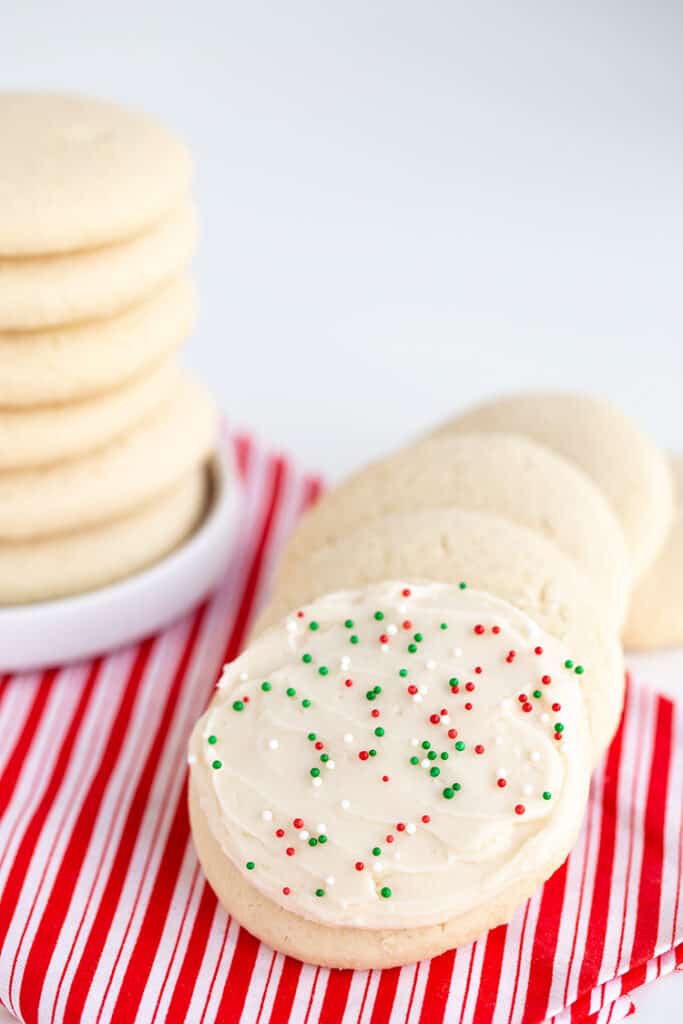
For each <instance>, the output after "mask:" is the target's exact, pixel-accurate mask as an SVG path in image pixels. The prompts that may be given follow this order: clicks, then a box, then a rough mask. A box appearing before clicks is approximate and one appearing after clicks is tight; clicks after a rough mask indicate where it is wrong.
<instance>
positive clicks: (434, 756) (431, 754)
mask: <svg viewBox="0 0 683 1024" xmlns="http://www.w3.org/2000/svg"><path fill="white" fill-rule="evenodd" d="M438 756H439V755H438V754H437V752H436V751H435V750H430V751H429V753H428V754H427V757H428V758H429V760H430V761H436V759H437V757H438Z"/></svg>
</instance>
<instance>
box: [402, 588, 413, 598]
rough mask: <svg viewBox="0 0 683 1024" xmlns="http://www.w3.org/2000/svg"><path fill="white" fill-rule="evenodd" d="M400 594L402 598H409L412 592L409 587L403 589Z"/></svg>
mask: <svg viewBox="0 0 683 1024" xmlns="http://www.w3.org/2000/svg"><path fill="white" fill-rule="evenodd" d="M401 593H402V594H403V596H404V597H410V595H411V593H412V591H411V589H410V587H404V589H403V590H402V591H401Z"/></svg>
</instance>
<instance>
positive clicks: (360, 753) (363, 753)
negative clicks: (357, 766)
mask: <svg viewBox="0 0 683 1024" xmlns="http://www.w3.org/2000/svg"><path fill="white" fill-rule="evenodd" d="M369 756H370V755H369V754H368V752H367V750H359V751H358V757H359V758H360V759H361V761H367V759H368V757H369Z"/></svg>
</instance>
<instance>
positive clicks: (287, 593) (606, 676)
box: [254, 508, 624, 756]
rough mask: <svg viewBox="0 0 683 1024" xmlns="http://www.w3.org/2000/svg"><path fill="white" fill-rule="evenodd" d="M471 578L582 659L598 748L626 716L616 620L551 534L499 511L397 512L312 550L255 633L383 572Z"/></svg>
mask: <svg viewBox="0 0 683 1024" xmlns="http://www.w3.org/2000/svg"><path fill="white" fill-rule="evenodd" d="M402 577H413V578H415V579H427V580H435V581H437V582H442V583H446V582H449V583H450V582H453V581H454V580H455V581H457V580H465V581H466V582H467V583H468V584H469V585H470V586H472V587H475V588H477V589H479V590H484V591H487V592H488V593H490V594H493V595H495V596H496V597H499V598H501V599H503V600H505V601H508V602H509V603H510V604H512V605H514V606H515V607H516V608H519V609H521V610H522V611H524V612H526V614H527V615H529V616H531V618H532V619H534V621H536V622H537V623H538V625H539V627H540V628H541V629H542V630H543V631H544V632H546V633H549V634H550V635H551V636H556V637H557V638H558V639H559V640H560V641H561V643H562V644H563V646H564V647H566V648H567V649H568V650H569V652H570V657H571V658H572V660H573V661H574V662H575V663H576V664H577V666H578V667H579V668H580V672H578V675H577V680H578V681H579V682H580V684H581V688H582V690H583V691H584V694H585V699H586V705H587V707H588V716H589V722H590V726H591V732H592V736H593V743H594V747H595V751H596V756H597V755H598V754H600V753H602V751H603V750H605V749H606V747H607V746H608V745H609V743H610V741H611V739H612V736H613V735H614V733H615V731H616V728H617V725H618V723H619V719H620V717H621V710H622V703H623V692H624V668H623V657H622V652H621V648H620V646H619V643H618V637H617V632H616V630H615V628H614V625H613V623H611V622H610V620H609V618H606V617H605V616H604V614H601V611H600V608H599V606H597V605H596V603H595V601H594V598H593V595H592V593H591V589H590V585H589V584H588V583H587V581H586V579H585V577H584V576H583V574H582V573H581V572H580V570H579V569H577V568H576V566H575V565H574V563H573V562H571V561H570V560H569V559H568V558H567V557H566V555H563V554H562V552H561V551H560V550H559V549H558V548H557V547H556V546H555V545H554V544H552V543H551V542H550V541H547V540H546V539H545V538H544V537H541V536H540V535H538V534H536V533H534V532H533V531H532V530H529V529H527V528H526V527H523V526H517V525H516V524H515V523H511V522H509V521H508V520H504V519H501V518H500V517H498V516H493V515H484V514H483V513H479V512H469V511H466V510H464V509H456V508H451V509H436V510H426V511H422V512H414V513H405V514H404V515H400V516H391V517H388V518H386V519H382V520H378V521H377V522H375V523H371V524H370V525H368V526H365V527H363V528H361V529H359V530H357V531H355V532H354V533H352V534H349V535H347V536H345V537H344V538H343V540H340V541H339V542H338V543H337V544H335V545H333V546H328V547H326V548H322V549H320V550H318V551H315V552H312V553H311V554H310V555H309V556H308V557H307V558H302V559H301V560H300V561H299V562H298V563H297V564H296V565H294V566H292V567H291V568H289V569H288V571H287V573H286V575H285V574H280V575H278V577H277V579H276V581H275V585H274V588H273V593H272V597H271V601H270V604H268V605H267V607H266V608H265V609H264V611H263V613H262V614H261V616H260V618H259V620H258V621H257V623H256V626H255V629H254V634H255V635H258V633H259V632H260V631H262V630H263V629H265V628H266V627H267V626H270V625H272V624H273V623H274V622H278V621H279V620H280V619H282V618H283V617H284V616H285V615H287V614H288V613H289V612H291V611H292V610H296V608H298V607H299V605H302V604H305V603H306V602H307V601H310V600H312V599H313V598H315V597H318V596H319V595H321V594H326V593H330V592H332V591H335V590H341V589H344V588H346V587H358V586H363V585H365V584H368V583H377V582H380V581H381V580H386V579H398V578H402Z"/></svg>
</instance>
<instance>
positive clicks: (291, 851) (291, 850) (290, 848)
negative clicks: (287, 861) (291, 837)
mask: <svg viewBox="0 0 683 1024" xmlns="http://www.w3.org/2000/svg"><path fill="white" fill-rule="evenodd" d="M295 852H296V851H295V849H294V847H293V846H288V847H287V849H286V850H285V853H286V854H287V856H288V857H293V856H294V854H295Z"/></svg>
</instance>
